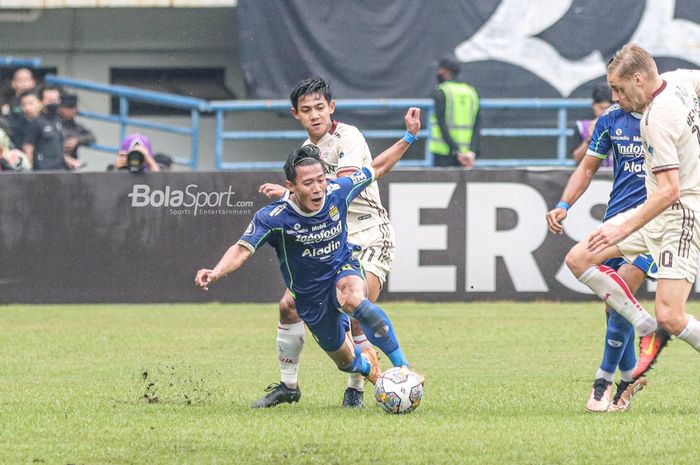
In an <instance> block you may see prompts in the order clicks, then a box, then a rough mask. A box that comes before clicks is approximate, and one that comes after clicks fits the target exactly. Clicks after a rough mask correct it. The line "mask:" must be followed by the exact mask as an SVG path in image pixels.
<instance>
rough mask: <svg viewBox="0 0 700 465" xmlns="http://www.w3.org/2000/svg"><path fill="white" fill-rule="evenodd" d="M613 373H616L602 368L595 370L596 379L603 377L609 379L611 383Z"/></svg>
mask: <svg viewBox="0 0 700 465" xmlns="http://www.w3.org/2000/svg"><path fill="white" fill-rule="evenodd" d="M613 374H614V373H610V372H609V371H605V370H603V369H602V368H598V371H596V372H595V379H598V378H603V379H604V380H606V381H608V382H609V383H612V380H613Z"/></svg>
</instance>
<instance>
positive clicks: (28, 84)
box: [2, 68, 36, 147]
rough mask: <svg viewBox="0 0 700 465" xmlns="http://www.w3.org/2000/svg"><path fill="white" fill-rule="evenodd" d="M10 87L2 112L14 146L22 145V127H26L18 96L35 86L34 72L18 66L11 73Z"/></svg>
mask: <svg viewBox="0 0 700 465" xmlns="http://www.w3.org/2000/svg"><path fill="white" fill-rule="evenodd" d="M10 86H11V87H12V91H13V93H12V95H10V97H9V99H8V100H7V102H6V103H4V104H3V105H2V114H3V116H5V117H7V118H8V126H9V136H10V139H12V143H13V144H14V146H15V147H22V144H23V142H24V141H23V140H22V137H23V136H24V128H25V127H26V123H27V121H26V119H25V117H24V113H23V111H22V105H21V104H20V96H21V95H22V94H23V93H25V92H27V91H29V90H32V89H34V88H36V79H35V78H34V73H32V70H30V69H29V68H19V69H18V70H17V71H15V72H14V74H13V75H12V81H10Z"/></svg>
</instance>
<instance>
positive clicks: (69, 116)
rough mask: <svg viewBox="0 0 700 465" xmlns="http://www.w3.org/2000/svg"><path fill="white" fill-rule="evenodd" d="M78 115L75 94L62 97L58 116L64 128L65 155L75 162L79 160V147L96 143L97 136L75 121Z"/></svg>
mask: <svg viewBox="0 0 700 465" xmlns="http://www.w3.org/2000/svg"><path fill="white" fill-rule="evenodd" d="M77 114H78V96H77V95H74V94H64V95H63V96H61V104H60V105H59V106H58V115H59V117H60V118H61V126H62V128H63V153H64V154H65V155H68V156H69V157H71V158H73V159H75V160H77V159H78V147H85V146H88V145H92V144H94V143H95V135H94V134H93V133H92V131H90V130H89V129H88V128H86V127H85V126H83V125H82V124H80V123H77V122H76V121H75V117H76V115H77Z"/></svg>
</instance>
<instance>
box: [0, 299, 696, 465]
mask: <svg viewBox="0 0 700 465" xmlns="http://www.w3.org/2000/svg"><path fill="white" fill-rule="evenodd" d="M383 307H384V308H385V310H386V311H387V312H388V313H389V314H390V316H391V317H392V319H393V321H394V324H395V327H396V328H397V331H398V334H399V338H400V340H401V341H402V345H403V347H404V350H405V352H406V353H407V354H408V356H409V358H411V359H412V360H413V361H414V363H415V366H416V368H417V369H418V370H419V371H421V372H423V373H424V374H425V375H426V389H425V397H424V400H423V404H422V405H421V406H420V407H419V409H418V410H417V411H416V412H414V413H412V414H410V415H405V416H394V415H388V414H385V413H383V412H381V411H380V410H379V408H378V407H376V406H375V405H373V400H372V399H371V397H370V396H369V393H371V389H368V394H367V395H366V404H367V405H366V407H365V408H364V409H362V410H359V411H358V410H352V411H348V410H345V409H342V408H341V407H340V403H341V399H342V393H343V390H344V388H345V382H346V375H345V374H343V373H340V372H338V371H337V370H336V369H335V367H334V365H333V364H332V362H331V361H330V359H328V358H327V357H326V356H325V355H324V354H323V353H322V352H321V350H320V349H319V348H318V346H317V345H316V344H315V342H314V341H313V339H312V338H311V337H308V338H307V347H306V349H305V351H304V354H303V357H302V365H301V370H300V372H301V377H300V385H301V388H302V393H303V395H302V399H301V402H300V403H299V404H294V405H283V406H280V407H277V408H274V409H267V410H255V411H253V410H251V409H250V408H249V405H250V403H251V402H252V401H253V400H255V399H256V398H257V397H259V396H260V395H261V394H263V388H264V387H265V386H266V385H267V384H269V383H272V382H276V381H277V380H278V377H279V374H278V367H277V362H276V355H275V350H274V343H275V342H274V340H275V335H276V332H275V323H276V306H275V305H219V304H212V305H202V306H193V305H140V306H117V305H110V306H104V305H102V306H1V307H0V321H2V329H1V330H0V354H2V361H1V362H0V445H1V447H0V463H3V464H13V465H14V464H25V463H27V464H36V463H41V464H76V465H77V464H81V465H82V464H91V465H92V464H144V463H148V464H200V463H201V464H228V463H231V464H233V463H235V464H248V463H251V464H277V465H279V464H297V463H304V464H324V465H329V464H355V463H367V464H385V463H403V464H411V463H416V464H419V463H420V464H424V463H431V464H440V463H484V464H503V463H518V464H531V463H532V464H535V463H542V464H559V463H561V464H564V463H582V464H584V463H585V464H588V463H596V462H597V463H607V462H613V463H614V462H620V461H624V462H626V463H645V464H653V463H694V462H696V461H697V457H698V451H697V438H698V436H699V434H700V427H699V426H698V414H699V413H700V389H698V376H697V374H698V368H699V367H700V358H698V354H697V353H696V352H695V351H693V350H692V349H691V348H690V347H689V346H687V345H686V344H685V343H683V342H682V341H674V342H672V343H671V344H670V345H669V346H668V347H667V348H666V350H665V352H664V353H663V354H662V356H661V359H660V362H659V363H658V365H657V367H656V368H655V369H654V370H653V371H652V372H651V373H650V375H649V385H648V386H647V388H646V389H644V390H643V391H641V392H640V393H639V394H638V395H637V397H636V398H635V400H634V402H633V407H632V409H631V410H630V411H629V412H627V413H624V414H603V415H600V414H599V415H592V414H587V413H585V411H584V407H583V406H584V403H585V401H586V399H587V397H588V395H589V393H590V389H591V387H590V385H591V383H592V381H593V379H592V378H593V374H594V373H595V369H596V368H597V365H598V363H599V362H600V356H601V352H602V343H603V340H604V316H603V311H602V306H601V305H600V304H598V303H590V304H589V303H587V304H565V303H542V302H539V303H510V302H507V303H470V304H422V303H420V304H419V303H401V304H393V303H392V304H389V303H387V304H384V305H383ZM689 311H690V312H691V313H693V312H694V313H696V314H697V313H698V306H697V305H691V306H690V308H689ZM382 362H383V366H384V367H385V368H388V364H387V361H386V358H385V357H384V358H383V359H382ZM368 388H369V386H368ZM149 399H150V400H151V402H148V400H149ZM155 400H157V401H155Z"/></svg>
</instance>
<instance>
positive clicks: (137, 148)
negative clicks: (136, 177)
mask: <svg viewBox="0 0 700 465" xmlns="http://www.w3.org/2000/svg"><path fill="white" fill-rule="evenodd" d="M107 169H108V170H110V171H129V172H131V173H140V172H142V171H160V166H158V163H157V162H156V160H155V158H153V149H152V148H151V142H150V141H149V140H148V137H146V136H144V135H143V134H137V133H134V134H129V135H128V136H126V137H125V138H124V140H123V141H122V144H121V147H120V149H119V152H117V159H116V161H115V163H114V165H111V166H110V167H109V168H107Z"/></svg>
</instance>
